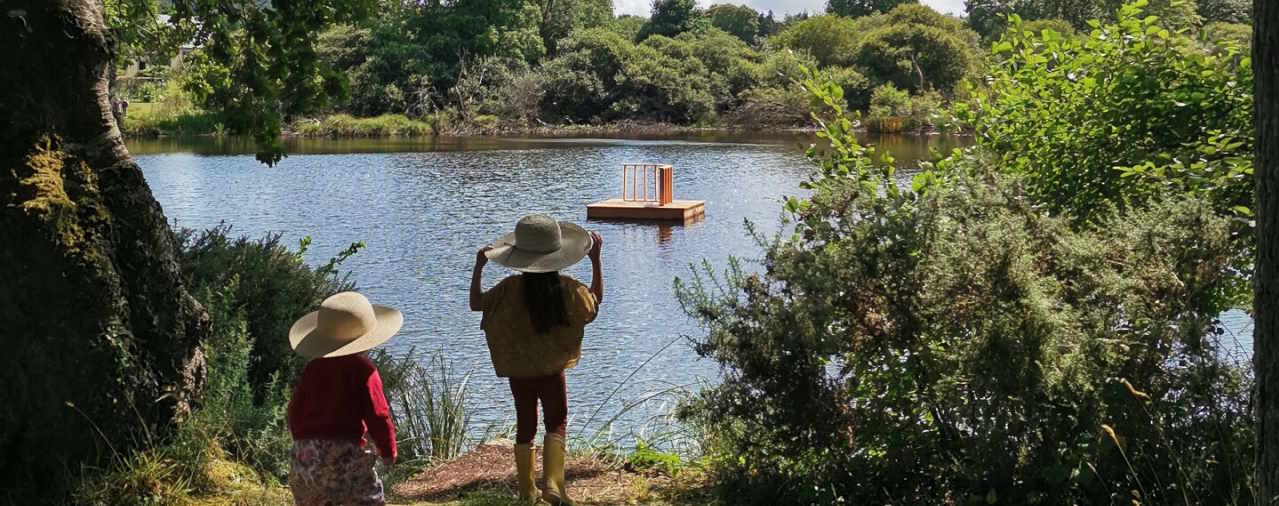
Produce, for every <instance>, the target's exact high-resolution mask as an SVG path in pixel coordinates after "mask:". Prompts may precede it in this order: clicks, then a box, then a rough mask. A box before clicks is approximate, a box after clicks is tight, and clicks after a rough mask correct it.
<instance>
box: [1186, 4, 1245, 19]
mask: <svg viewBox="0 0 1279 506" xmlns="http://www.w3.org/2000/svg"><path fill="white" fill-rule="evenodd" d="M1195 7H1196V9H1197V10H1198V12H1199V15H1200V16H1203V20H1204V21H1205V22H1209V23H1211V22H1224V23H1252V2H1250V1H1249V0H1196V2H1195Z"/></svg>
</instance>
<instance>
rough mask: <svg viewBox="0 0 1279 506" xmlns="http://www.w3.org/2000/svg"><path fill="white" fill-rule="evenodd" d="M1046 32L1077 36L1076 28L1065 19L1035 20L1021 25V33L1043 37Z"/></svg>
mask: <svg viewBox="0 0 1279 506" xmlns="http://www.w3.org/2000/svg"><path fill="white" fill-rule="evenodd" d="M1044 30H1052V31H1054V32H1057V33H1059V34H1061V35H1064V36H1071V35H1075V27H1074V25H1071V24H1070V22H1069V21H1066V20H1064V19H1035V20H1031V21H1026V22H1024V23H1022V24H1021V31H1022V32H1023V35H1024V32H1030V33H1031V35H1029V36H1034V35H1042V34H1043V33H1044Z"/></svg>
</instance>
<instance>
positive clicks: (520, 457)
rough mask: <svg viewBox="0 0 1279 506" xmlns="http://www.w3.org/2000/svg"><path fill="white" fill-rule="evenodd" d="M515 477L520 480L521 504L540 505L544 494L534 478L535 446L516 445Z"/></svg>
mask: <svg viewBox="0 0 1279 506" xmlns="http://www.w3.org/2000/svg"><path fill="white" fill-rule="evenodd" d="M515 476H516V477H517V478H519V480H520V502H521V503H538V502H540V501H539V499H541V497H540V496H541V495H542V492H541V491H539V490H538V489H537V483H536V482H535V481H534V478H533V444H532V443H529V444H522V445H515Z"/></svg>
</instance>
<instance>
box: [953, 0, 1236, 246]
mask: <svg viewBox="0 0 1279 506" xmlns="http://www.w3.org/2000/svg"><path fill="white" fill-rule="evenodd" d="M1141 5H1144V1H1140V2H1138V3H1137V4H1134V5H1129V6H1125V7H1124V8H1123V10H1122V11H1121V12H1120V17H1119V21H1118V22H1117V23H1111V24H1100V23H1097V24H1096V28H1095V29H1094V30H1093V32H1092V33H1091V34H1090V35H1088V36H1087V37H1075V38H1065V37H1061V36H1060V34H1057V33H1055V32H1051V31H1045V32H1044V33H1043V34H1041V35H1038V36H1035V35H1033V34H1032V35H1030V36H1027V34H1026V32H1025V31H1023V30H1021V29H1019V28H1018V27H1019V24H1018V20H1017V19H1016V18H1014V20H1013V22H1014V24H1013V29H1010V30H1009V31H1008V33H1006V34H1005V36H1004V38H1002V39H1001V40H1000V42H999V43H998V44H996V45H995V51H996V53H997V56H998V57H999V58H1000V62H999V64H998V65H996V66H995V67H994V68H992V69H991V76H990V77H989V78H988V79H987V87H986V89H984V90H980V91H978V92H977V93H976V95H975V97H974V100H973V101H972V103H971V105H970V104H960V105H959V107H958V110H957V113H958V116H959V118H960V119H961V120H962V121H964V122H966V123H967V124H968V125H969V126H971V127H972V128H973V129H974V131H975V132H976V141H977V144H979V145H980V146H982V147H983V148H985V149H986V150H988V151H989V152H990V153H992V154H993V155H994V156H996V157H998V159H999V166H1000V168H1001V170H1003V171H1006V172H1010V173H1015V174H1020V175H1023V176H1024V182H1025V185H1026V189H1027V191H1028V192H1029V194H1030V196H1031V197H1032V198H1034V199H1036V200H1038V201H1042V202H1043V203H1044V204H1045V205H1046V206H1047V209H1048V210H1050V211H1051V212H1053V213H1057V214H1061V215H1064V216H1067V217H1069V219H1070V220H1071V221H1072V222H1074V223H1075V224H1077V225H1082V224H1092V223H1096V222H1098V221H1101V220H1105V219H1107V217H1108V214H1109V213H1110V211H1111V210H1112V209H1119V210H1124V209H1129V208H1133V207H1139V206H1141V205H1143V204H1144V203H1145V202H1148V201H1150V200H1152V199H1154V198H1156V197H1159V196H1166V195H1173V194H1184V195H1191V196H1194V197H1195V198H1197V199H1199V200H1202V201H1204V202H1209V203H1211V204H1212V205H1213V208H1214V209H1215V210H1216V212H1218V213H1220V214H1222V215H1227V216H1238V217H1248V216H1250V214H1251V212H1250V211H1249V207H1250V206H1251V205H1252V153H1253V148H1252V142H1253V141H1252V73H1251V70H1250V67H1249V63H1248V62H1247V58H1237V57H1234V56H1233V55H1235V54H1236V53H1235V51H1233V50H1228V51H1227V52H1226V53H1225V54H1222V55H1213V54H1208V53H1206V52H1205V51H1203V50H1202V49H1201V48H1200V47H1198V46H1197V45H1196V44H1194V43H1193V41H1191V40H1189V39H1188V38H1186V37H1185V36H1182V35H1180V34H1176V33H1172V32H1170V31H1169V30H1167V29H1165V28H1163V27H1162V26H1161V25H1160V24H1159V21H1158V19H1157V18H1154V17H1143V16H1142V12H1141V10H1140V6H1141ZM1238 223H1240V225H1239V230H1237V233H1238V234H1239V239H1240V240H1242V241H1245V242H1247V241H1250V238H1251V236H1252V234H1251V233H1250V232H1248V231H1247V226H1246V222H1242V221H1240V222H1238Z"/></svg>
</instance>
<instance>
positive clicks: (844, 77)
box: [792, 67, 871, 110]
mask: <svg viewBox="0 0 1279 506" xmlns="http://www.w3.org/2000/svg"><path fill="white" fill-rule="evenodd" d="M821 73H822V79H825V80H827V81H830V82H832V83H835V84H836V85H838V86H839V87H840V88H842V89H843V90H844V101H845V102H847V103H848V107H851V108H853V109H856V110H865V109H866V108H867V107H868V106H869V105H870V100H871V86H870V80H869V79H867V78H866V76H863V75H862V74H861V72H858V71H857V70H855V69H852V68H848V67H827V68H824V69H822V71H821ZM792 86H794V85H793V84H792Z"/></svg>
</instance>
